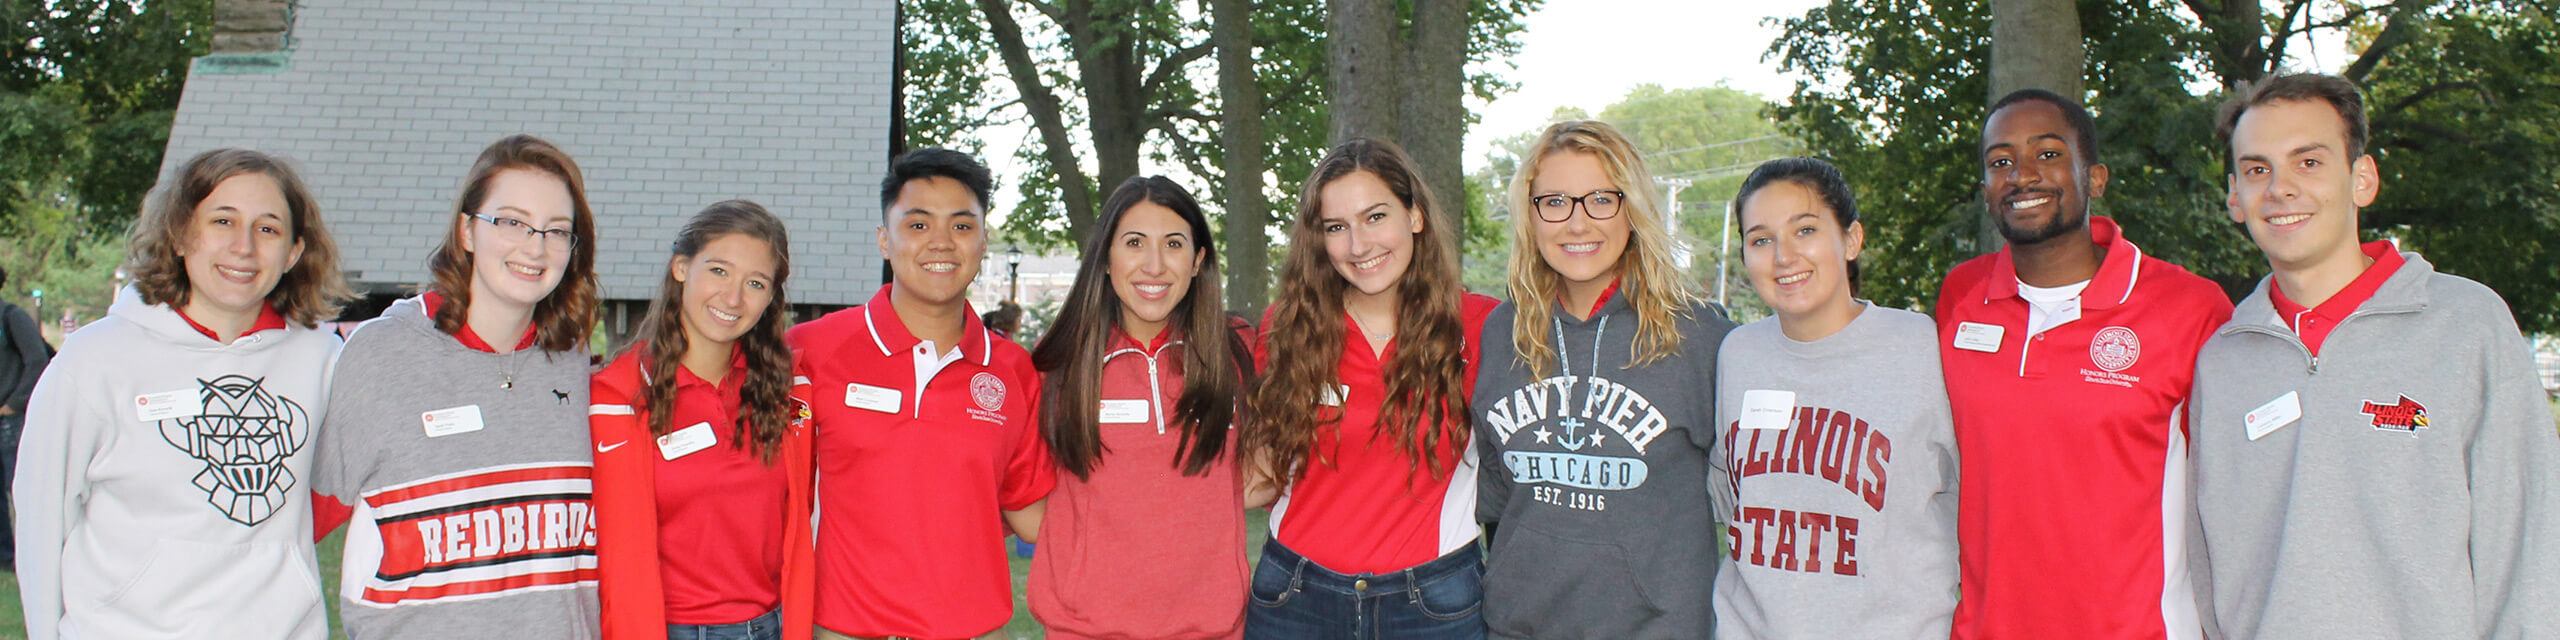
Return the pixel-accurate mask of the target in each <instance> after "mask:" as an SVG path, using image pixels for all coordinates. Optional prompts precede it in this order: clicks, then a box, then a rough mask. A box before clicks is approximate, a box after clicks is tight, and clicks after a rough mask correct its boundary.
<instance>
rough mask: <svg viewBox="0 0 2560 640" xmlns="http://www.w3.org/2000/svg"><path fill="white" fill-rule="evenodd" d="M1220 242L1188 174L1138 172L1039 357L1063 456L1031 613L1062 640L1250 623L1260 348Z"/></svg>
mask: <svg viewBox="0 0 2560 640" xmlns="http://www.w3.org/2000/svg"><path fill="white" fill-rule="evenodd" d="M1210 238H1211V236H1210V231H1209V219H1208V217H1207V216H1206V215H1203V214H1202V213H1201V211H1200V205H1199V203H1198V202H1196V201H1194V200H1193V199H1192V198H1191V194H1190V193H1189V192H1186V191H1184V190H1183V189H1182V187H1181V186H1180V185H1176V184H1174V183H1173V181H1172V180H1167V179H1165V178H1163V177H1159V176H1149V177H1137V178H1131V179H1129V181H1128V182H1127V183H1124V184H1122V185H1120V189H1119V190H1118V191H1114V192H1112V194H1111V198H1110V199H1109V200H1108V201H1106V202H1104V203H1103V205H1102V219H1101V220H1100V224H1097V225H1095V226H1094V233H1093V234H1092V236H1091V237H1089V238H1086V239H1085V242H1084V265H1083V267H1082V268H1081V269H1080V270H1079V271H1078V272H1077V275H1076V283H1075V286H1074V288H1072V289H1069V290H1068V291H1067V300H1066V304H1065V306H1063V307H1061V308H1060V309H1059V312H1058V323H1057V324H1056V325H1055V326H1054V327H1052V328H1051V329H1049V333H1048V335H1046V336H1043V337H1042V338H1041V340H1040V346H1039V348H1038V349H1036V350H1034V351H1033V352H1032V354H1031V361H1032V364H1033V365H1034V366H1036V367H1038V368H1039V369H1040V373H1041V379H1042V381H1041V384H1042V386H1043V387H1044V388H1043V390H1042V392H1041V395H1040V397H1041V406H1040V429H1041V434H1042V435H1043V436H1044V437H1046V438H1047V439H1048V441H1049V449H1050V451H1051V452H1052V453H1053V454H1054V455H1055V456H1056V458H1057V461H1058V467H1059V475H1058V486H1057V489H1056V490H1055V491H1053V492H1051V493H1050V494H1049V502H1048V509H1047V512H1046V515H1045V517H1044V518H1043V519H1042V520H1041V524H1040V553H1039V554H1037V555H1035V556H1033V557H1032V560H1031V588H1030V596H1031V613H1032V614H1033V615H1036V616H1038V617H1039V618H1040V622H1041V623H1042V624H1043V625H1046V626H1047V628H1048V634H1049V637H1051V638H1164V639H1167V640H1176V639H1180V640H1189V639H1207V638H1235V637H1238V636H1240V635H1242V634H1243V632H1244V595H1245V594H1244V589H1245V580H1246V578H1247V577H1248V575H1249V574H1248V573H1247V568H1246V565H1245V522H1244V509H1245V498H1244V482H1243V474H1242V473H1240V472H1239V471H1238V470H1237V469H1238V467H1237V466H1236V464H1235V456H1234V455H1232V454H1233V452H1234V450H1235V442H1234V440H1233V439H1231V438H1229V437H1228V434H1229V430H1228V429H1229V426H1230V425H1232V424H1234V422H1235V419H1236V417H1237V416H1236V414H1237V410H1238V408H1239V405H1238V401H1239V399H1240V397H1241V394H1240V393H1239V391H1238V388H1239V386H1240V385H1239V381H1240V378H1241V377H1242V375H1241V373H1240V372H1241V371H1243V370H1244V369H1245V368H1246V367H1248V366H1249V365H1250V364H1251V362H1252V351H1251V350H1250V346H1249V345H1250V343H1249V342H1248V341H1247V339H1246V338H1245V337H1244V336H1243V335H1241V332H1242V330H1241V328H1236V327H1230V325H1229V323H1228V320H1227V315H1226V313H1224V312H1223V311H1222V310H1223V309H1225V308H1226V305H1225V303H1224V301H1223V297H1222V296H1221V295H1219V291H1218V283H1219V282H1220V280H1221V278H1220V277H1219V275H1218V251H1217V247H1216V245H1215V244H1214V243H1212V242H1210ZM1106 453H1107V455H1108V456H1109V457H1110V461H1109V462H1108V463H1106V462H1105V461H1104V459H1103V458H1104V456H1105V455H1106Z"/></svg>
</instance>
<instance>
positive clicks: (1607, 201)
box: [1529, 189, 1627, 222]
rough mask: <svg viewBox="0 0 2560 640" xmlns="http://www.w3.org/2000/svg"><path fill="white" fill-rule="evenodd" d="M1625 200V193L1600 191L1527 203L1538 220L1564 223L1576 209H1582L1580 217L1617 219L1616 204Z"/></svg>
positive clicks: (1543, 198)
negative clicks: (1534, 210)
mask: <svg viewBox="0 0 2560 640" xmlns="http://www.w3.org/2000/svg"><path fill="white" fill-rule="evenodd" d="M1626 199H1627V192H1624V191H1617V190H1613V189H1601V190H1599V191H1593V192H1590V193H1586V194H1582V195H1581V196H1578V197H1577V196H1568V195H1564V194H1551V195H1543V196H1538V197H1536V198H1531V199H1529V203H1530V204H1532V205H1536V206H1537V208H1538V219H1539V220H1545V221H1548V222H1564V221H1566V220H1572V219H1573V210H1574V209H1576V208H1580V209H1582V215H1586V216H1591V219H1593V220H1607V219H1610V218H1615V217H1618V202H1619V201H1622V200H1626Z"/></svg>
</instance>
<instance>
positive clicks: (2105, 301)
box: [1937, 217, 2231, 639]
mask: <svg viewBox="0 0 2560 640" xmlns="http://www.w3.org/2000/svg"><path fill="white" fill-rule="evenodd" d="M2089 230H2090V235H2091V237H2092V240H2093V241H2094V242H2096V243H2097V244H2100V245H2104V246H2106V259H2105V262H2104V263H2103V264H2101V265H2100V266H2099V267H2098V273H2097V275H2096V276H2095V277H2093V278H2091V279H2090V280H2089V282H2088V284H2087V286H2086V287H2085V288H2083V289H2081V291H2080V295H2079V304H2078V307H2079V309H2078V311H2079V313H2078V315H2079V317H2078V318H2076V319H2070V320H2066V321H2063V322H2061V323H2060V324H2058V325H2056V326H2053V327H2051V328H2048V329H2046V330H2045V331H2043V332H2041V333H2030V332H2029V329H2028V316H2029V309H2028V308H2029V304H2028V303H2027V301H2026V300H2025V299H2022V298H2021V297H2019V285H2020V283H2019V281H2018V273H2017V268H2016V266H2015V265H2014V263H2012V262H2011V257H2010V250H2009V249H2002V250H2001V251H2000V252H1999V253H1996V254H1992V255H1987V256H1982V257H1979V258H1974V259H1972V260H1969V261H1966V262H1965V263H1964V264H1961V265H1957V266H1956V268H1955V269H1954V270H1953V271H1951V272H1949V273H1948V274H1947V279H1946V283H1945V285H1944V287H1943V288H1941V289H1940V290H1939V294H1938V306H1937V320H1938V336H1939V352H1940V355H1941V359H1942V361H1943V365H1944V366H1945V368H1946V376H1947V396H1948V398H1947V399H1948V401H1949V404H1950V405H1952V407H1953V408H1954V411H1955V432H1956V446H1957V450H1958V452H1959V454H1960V456H1961V457H1962V459H1963V464H1962V471H1961V473H1960V476H1961V480H1962V484H1961V486H1962V487H1963V489H1962V491H1960V492H1959V494H1960V495H1959V498H1958V503H1959V508H1958V516H1957V519H1958V526H1957V538H1958V540H1959V543H1960V546H1961V547H1962V549H1963V553H1962V558H1961V561H1960V563H1959V564H1961V565H1962V580H1963V585H1964V586H1963V590H1964V595H1963V600H1962V601H1961V602H1960V603H1959V604H1958V605H1957V607H1956V622H1955V634H1954V635H1955V637H1956V638H2091V639H2097V638H2163V637H2179V638H2186V637H2195V636H2196V635H2197V634H2198V633H2199V627H2198V623H2197V619H2196V611H2195V599H2194V596H2193V595H2192V589H2191V586H2190V582H2189V580H2188V578H2187V575H2186V571H2185V562H2186V557H2185V555H2186V553H2185V551H2184V549H2183V548H2182V547H2183V546H2184V542H2185V528H2186V517H2187V502H2186V477H2187V471H2186V463H2187V445H2186V428H2185V425H2184V424H2183V422H2182V416H2183V414H2184V412H2185V409H2184V405H2185V403H2186V400H2187V390H2188V383H2189V381H2190V380H2192V379H2193V377H2194V374H2195V355H2196V350H2197V349H2199V348H2201V347H2203V346H2204V341H2205V339H2206V338H2207V337H2210V336H2211V335H2212V332H2213V331H2214V329H2215V328H2217V327H2220V326H2222V323H2223V321H2224V320H2227V319H2229V318H2230V317H2231V300H2230V298H2228V297H2226V296H2225V295H2224V294H2223V292H2222V290H2221V288H2220V287H2218V286H2216V285H2214V283H2213V282H2212V281H2209V280H2206V279H2204V278H2202V277H2198V276H2196V275H2194V274H2190V273H2188V272H2187V271H2186V269H2183V268H2180V267H2178V266H2177V265H2173V264H2169V263H2167V262H2163V261H2160V260H2158V259H2154V258H2151V257H2149V256H2145V255H2142V250H2141V249H2140V248H2138V247H2135V246H2134V245H2133V243H2132V242H2129V241H2126V240H2125V239H2124V237H2123V234H2122V232H2121V230H2120V229H2119V228H2118V227H2117V226H2116V223H2115V221H2113V220H2109V219H2107V218H2103V217H2091V218H2090V219H2089ZM2068 316H2069V314H2067V313H2065V314H2061V316H2060V317H2068Z"/></svg>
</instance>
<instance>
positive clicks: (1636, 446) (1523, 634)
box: [1470, 295, 1733, 640]
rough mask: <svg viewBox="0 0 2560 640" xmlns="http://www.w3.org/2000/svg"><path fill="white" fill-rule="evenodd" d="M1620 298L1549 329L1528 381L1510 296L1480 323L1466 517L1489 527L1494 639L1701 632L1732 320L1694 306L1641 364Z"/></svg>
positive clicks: (1631, 320)
mask: <svg viewBox="0 0 2560 640" xmlns="http://www.w3.org/2000/svg"><path fill="white" fill-rule="evenodd" d="M1628 297H1629V296H1628V295H1617V296H1612V297H1611V299H1610V300H1609V301H1608V303H1607V304H1606V305H1604V306H1602V307H1601V309H1600V313H1598V314H1594V315H1593V316H1592V317H1591V318H1590V319H1588V320H1575V319H1573V317H1572V316H1570V315H1566V314H1565V313H1563V312H1562V311H1561V310H1559V311H1558V312H1557V313H1556V314H1555V321H1554V322H1553V323H1552V324H1551V326H1545V327H1534V328H1529V329H1525V330H1535V331H1546V332H1549V334H1548V336H1549V340H1551V341H1553V342H1552V344H1554V345H1555V347H1556V351H1557V355H1556V358H1557V362H1551V363H1548V371H1549V372H1551V373H1550V375H1549V377H1547V378H1545V379H1538V378H1536V377H1535V376H1534V374H1532V373H1531V369H1530V368H1529V365H1528V363H1526V362H1522V361H1521V359H1520V356H1519V355H1518V353H1517V352H1516V351H1514V350H1512V349H1510V348H1509V345H1510V344H1511V336H1512V331H1513V330H1514V327H1513V326H1512V319H1513V315H1514V314H1513V309H1512V306H1511V305H1512V304H1513V303H1504V304H1503V306H1502V307H1501V308H1497V309H1494V311H1493V317H1492V318H1491V319H1489V320H1487V321H1486V322H1485V327H1484V336H1483V342H1482V343H1481V344H1484V345H1487V346H1486V348H1485V363H1484V366H1483V368H1482V369H1481V370H1480V371H1479V372H1478V373H1477V375H1476V388H1475V395H1474V396H1473V401H1472V402H1471V403H1470V409H1471V412H1470V413H1472V414H1473V415H1474V417H1475V420H1474V423H1475V424H1474V428H1475V443H1476V451H1477V453H1478V454H1479V455H1480V456H1482V469H1483V471H1482V473H1481V475H1480V476H1478V482H1479V491H1478V492H1477V506H1476V517H1477V518H1478V519H1480V520H1483V521H1484V522H1485V523H1487V524H1495V525H1498V527H1497V528H1496V529H1495V530H1494V537H1493V539H1492V548H1491V550H1490V553H1488V554H1487V556H1486V559H1485V564H1486V573H1485V576H1484V591H1485V596H1484V612H1485V626H1486V628H1487V631H1489V632H1490V634H1491V635H1492V637H1496V638H1539V639H1541V640H1566V639H1574V638H1594V639H1598V638H1607V639H1611V640H1621V639H1623V640H1638V639H1649V638H1704V637H1707V635H1708V633H1709V631H1710V630H1711V628H1710V625H1711V618H1712V616H1710V615H1709V613H1708V605H1707V596H1708V592H1709V590H1710V589H1711V588H1712V587H1713V585H1714V582H1715V567H1716V532H1715V515H1714V513H1713V510H1712V507H1711V506H1710V504H1709V502H1708V497H1707V491H1708V483H1707V454H1708V451H1709V449H1710V448H1712V447H1713V445H1714V444H1715V437H1716V429H1715V426H1714V425H1715V417H1716V414H1715V369H1716V349H1717V347H1718V346H1719V345H1720V344H1722V343H1723V341H1724V335H1725V333H1726V332H1728V331H1731V330H1732V329H1733V322H1732V321H1729V320H1726V319H1725V315H1724V310H1723V309H1720V308H1717V307H1715V306H1713V305H1705V304H1701V305H1699V306H1696V307H1693V308H1690V309H1687V310H1686V311H1687V317H1685V318H1681V319H1680V320H1679V323H1678V330H1679V332H1680V336H1681V341H1680V353H1678V354H1677V355H1674V356H1672V357H1671V358H1668V359H1664V360H1657V361H1654V362H1651V363H1648V364H1646V365H1645V366H1643V367H1641V368H1636V369H1628V368H1627V363H1628V362H1630V361H1632V360H1633V350H1634V345H1635V336H1636V322H1637V320H1636V312H1635V309H1634V308H1632V307H1630V306H1628V304H1627V298H1628Z"/></svg>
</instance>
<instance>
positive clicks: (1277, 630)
mask: <svg viewBox="0 0 2560 640" xmlns="http://www.w3.org/2000/svg"><path fill="white" fill-rule="evenodd" d="M1438 206H1443V205H1441V204H1440V203H1439V202H1438V201H1436V200H1435V199H1434V198H1433V194H1432V193H1431V190H1430V188H1429V187H1427V186H1425V185H1424V184H1423V182H1422V180H1421V179H1420V178H1419V177H1417V176H1416V175H1415V173H1414V170H1413V163H1412V161H1411V160H1410V159H1409V158H1407V157H1406V156H1405V154H1404V151H1403V150H1402V149H1399V148H1397V147H1396V146H1395V145H1394V144H1392V143H1388V142H1384V141H1378V140H1367V139H1355V140H1352V141H1349V142H1345V143H1343V144H1342V145H1340V146H1337V147H1334V149H1333V151H1332V152H1331V153H1329V154H1327V155H1326V156H1325V158H1324V160H1323V161H1322V162H1320V163H1318V164H1317V166H1316V168H1315V171H1313V172H1312V173H1311V174H1309V175H1308V177H1307V181H1306V183H1305V186H1304V189H1303V190H1302V191H1301V192H1300V197H1299V201H1298V210H1297V215H1296V218H1295V221H1294V222H1292V223H1291V224H1290V227H1289V257H1288V259H1287V261H1286V262H1285V263H1284V266H1283V271H1282V272H1281V276H1280V297H1279V299H1278V300H1276V301H1275V303H1274V304H1273V306H1272V308H1271V311H1270V312H1269V313H1268V317H1267V318H1266V320H1265V322H1264V325H1263V326H1264V334H1263V338H1264V340H1263V342H1262V347H1263V350H1262V352H1261V357H1262V359H1263V360H1264V361H1265V362H1266V364H1265V366H1264V367H1263V368H1262V371H1263V377H1262V379H1261V381H1260V382H1259V383H1258V384H1257V386H1256V387H1255V388H1254V391H1253V394H1252V403H1251V406H1252V407H1254V412H1255V420H1254V422H1253V423H1252V424H1251V426H1250V427H1249V428H1248V429H1247V430H1246V431H1245V436H1246V437H1245V441H1244V446H1245V448H1244V450H1245V451H1247V452H1248V454H1249V456H1250V457H1249V458H1248V459H1249V460H1251V461H1253V463H1254V464H1255V465H1256V466H1257V468H1259V469H1265V470H1267V471H1266V472H1264V473H1263V474H1260V475H1268V476H1270V477H1271V478H1272V479H1273V481H1275V482H1276V483H1277V484H1279V485H1280V486H1282V487H1284V488H1285V491H1286V493H1285V495H1283V496H1282V497H1281V498H1280V500H1279V502H1278V503H1277V504H1275V505H1273V507H1272V509H1271V528H1272V537H1271V542H1270V543H1269V544H1268V545H1266V546H1264V547H1263V555H1262V562H1261V564H1260V566H1258V567H1256V568H1255V570H1254V576H1253V583H1252V589H1251V591H1252V599H1253V606H1251V607H1248V610H1249V613H1248V614H1247V616H1246V622H1245V634H1246V636H1247V637H1253V638H1306V637H1359V638H1374V637H1395V638H1480V637H1483V636H1484V624H1483V622H1482V618H1481V617H1480V615H1479V611H1478V609H1479V606H1480V603H1481V601H1482V598H1483V592H1482V589H1481V588H1480V587H1479V585H1478V583H1477V578H1478V576H1479V574H1480V573H1481V567H1482V558H1481V557H1480V555H1481V554H1479V553H1478V552H1477V550H1476V546H1475V539H1476V537H1477V533H1478V528H1477V526H1476V522H1475V496H1474V492H1475V488H1476V487H1475V483H1476V480H1475V470H1476V469H1475V460H1474V459H1473V458H1472V457H1470V456H1468V455H1466V452H1467V423H1466V417H1465V416H1466V403H1467V393H1468V390H1469V388H1470V387H1471V386H1472V385H1473V378H1474V376H1475V361H1476V358H1475V351H1476V349H1475V346H1474V335H1475V333H1476V332H1477V330H1478V329H1479V328H1480V327H1481V326H1482V325H1483V322H1484V318H1485V316H1486V315H1487V314H1489V313H1491V311H1492V309H1493V307H1494V306H1495V305H1496V304H1497V303H1496V302H1495V301H1494V300H1493V299H1492V298H1488V297H1484V296H1479V295H1473V294H1469V293H1467V292H1466V290H1465V289H1464V288H1463V287H1462V286H1461V285H1460V284H1459V283H1458V258H1457V248H1456V247H1455V246H1453V245H1452V243H1451V240H1450V237H1451V235H1450V234H1448V233H1445V232H1444V231H1443V230H1440V229H1434V228H1431V226H1430V222H1429V221H1430V220H1431V217H1432V213H1433V212H1434V211H1436V210H1437V209H1436V207H1438ZM1452 206H1453V205H1452Z"/></svg>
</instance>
